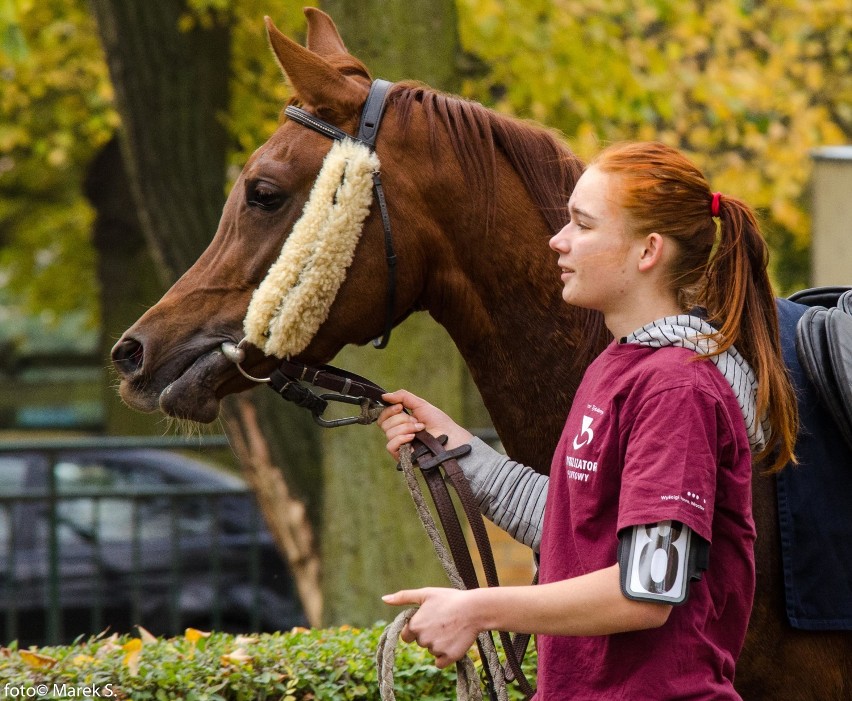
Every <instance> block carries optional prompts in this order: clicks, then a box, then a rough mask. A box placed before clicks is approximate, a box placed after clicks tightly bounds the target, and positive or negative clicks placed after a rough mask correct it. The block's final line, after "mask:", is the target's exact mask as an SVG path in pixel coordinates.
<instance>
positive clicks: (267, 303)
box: [243, 139, 379, 358]
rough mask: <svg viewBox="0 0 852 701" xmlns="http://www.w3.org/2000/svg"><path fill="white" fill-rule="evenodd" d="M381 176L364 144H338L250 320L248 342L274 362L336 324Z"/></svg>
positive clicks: (258, 294)
mask: <svg viewBox="0 0 852 701" xmlns="http://www.w3.org/2000/svg"><path fill="white" fill-rule="evenodd" d="M378 170H379V159H378V157H377V156H376V154H375V153H374V152H372V151H371V150H370V149H369V148H368V147H367V146H365V145H364V144H362V143H359V142H356V141H354V140H352V139H344V140H342V141H335V142H334V144H333V145H332V147H331V150H330V151H329V152H328V155H327V156H326V157H325V161H324V162H323V166H322V169H321V170H320V172H319V175H318V176H317V179H316V182H315V183H314V187H313V190H311V195H310V197H309V198H308V201H307V203H306V204H305V208H304V210H303V212H302V216H301V218H300V219H299V221H297V222H296V224H295V226H294V227H293V230H292V232H291V233H290V235H289V236H288V237H287V240H286V241H285V243H284V245H283V247H282V248H281V254H280V255H279V257H278V260H277V261H276V262H275V263H273V265H272V267H271V268H270V269H269V272H268V273H267V275H266V278H265V279H264V280H263V282H262V283H261V284H260V287H258V288H257V290H255V292H254V294H253V295H252V298H251V302H250V303H249V308H248V312H247V313H246V317H245V320H244V321H243V330H244V331H245V334H246V339H247V340H248V342H249V343H251V344H252V345H254V346H257V347H258V348H260V349H261V350H262V351H263V352H264V353H265V354H266V355H274V356H276V357H278V358H287V357H289V356H292V355H296V354H298V353H300V352H301V351H303V350H304V349H305V348H306V347H307V346H308V344H309V343H310V342H311V339H312V338H313V337H314V335H315V334H316V332H317V330H318V329H319V327H320V325H321V324H322V323H323V322H324V321H325V320H326V319H327V318H328V314H329V311H330V309H331V305H332V303H333V302H334V299H335V297H336V296H337V292H338V290H339V289H340V286H341V285H342V284H343V281H344V279H345V278H346V271H347V270H348V268H349V266H350V265H351V264H352V259H353V257H354V255H355V247H356V246H357V244H358V239H359V238H360V237H361V231H362V230H363V226H364V220H365V219H366V218H367V215H368V214H369V212H370V205H371V203H372V201H373V180H372V174H373V172H376V171H378Z"/></svg>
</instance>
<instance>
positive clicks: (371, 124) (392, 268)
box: [284, 78, 396, 348]
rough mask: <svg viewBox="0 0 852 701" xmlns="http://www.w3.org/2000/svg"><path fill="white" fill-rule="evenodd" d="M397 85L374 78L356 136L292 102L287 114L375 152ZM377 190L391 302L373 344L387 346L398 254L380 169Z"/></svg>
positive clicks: (306, 124)
mask: <svg viewBox="0 0 852 701" xmlns="http://www.w3.org/2000/svg"><path fill="white" fill-rule="evenodd" d="M391 87H393V83H391V82H390V81H388V80H382V79H381V78H379V79H377V80H374V81H373V83H372V85H371V86H370V92H369V94H368V95H367V101H366V102H365V103H364V109H363V110H362V112H361V121H360V124H359V125H358V136H356V137H353V136H352V135H351V134H347V133H346V132H345V131H343V130H342V129H338V128H337V127H336V126H334V125H333V124H329V123H328V122H326V121H324V120H322V119H320V118H319V117H316V116H314V115H312V114H311V113H310V112H307V111H305V110H303V109H302V108H301V107H296V106H294V105H290V106H289V107H287V108H285V110H284V114H285V115H287V117H289V118H290V119H292V120H293V121H294V122H297V123H298V124H301V125H302V126H305V127H308V128H309V129H313V130H314V131H315V132H317V133H319V134H322V135H323V136H325V137H327V138H329V139H334V140H335V141H342V140H343V139H355V140H356V141H359V142H360V143H362V144H364V145H365V146H367V148H369V149H370V150H371V151H375V150H376V137H377V136H378V135H379V126H380V125H381V123H382V116H383V115H384V113H385V105H386V104H387V96H388V91H389V90H390V89H391ZM373 191H374V192H375V194H376V201H377V202H378V203H379V214H380V215H381V219H382V228H383V230H384V234H385V260H386V261H387V266H388V294H387V304H386V306H385V326H384V332H383V333H382V335H381V336H380V337H379V338H376V339H375V340H374V341H373V347H375V348H385V347H386V346H387V345H388V342H389V341H390V335H391V330H392V329H393V321H394V314H393V311H394V306H395V304H396V253H395V251H394V247H393V234H392V232H391V222H390V214H389V213H388V205H387V200H386V198H385V191H384V188H383V187H382V178H381V174H380V173H379V172H378V171H376V172H375V173H373Z"/></svg>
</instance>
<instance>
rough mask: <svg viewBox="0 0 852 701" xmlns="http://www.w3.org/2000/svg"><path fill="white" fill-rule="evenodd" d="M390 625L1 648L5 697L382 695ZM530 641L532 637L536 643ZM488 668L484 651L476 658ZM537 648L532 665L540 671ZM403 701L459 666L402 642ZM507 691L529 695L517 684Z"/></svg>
mask: <svg viewBox="0 0 852 701" xmlns="http://www.w3.org/2000/svg"><path fill="white" fill-rule="evenodd" d="M383 628H384V625H383V624H377V625H376V626H375V627H372V628H367V629H355V628H350V627H348V626H342V627H340V628H333V629H314V630H307V629H302V628H296V629H294V630H292V631H290V632H288V633H273V634H263V635H252V636H240V635H231V634H226V633H203V632H200V631H197V630H194V629H187V631H186V635H185V636H184V637H181V638H169V639H159V638H154V637H153V636H151V635H150V634H147V633H146V631H144V630H140V637H133V636H118V635H112V636H109V637H106V636H103V635H102V636H98V637H93V638H90V639H81V640H77V641H76V642H75V644H74V645H70V646H61V647H42V648H30V649H28V650H18V649H17V646H16V645H15V644H14V643H13V644H12V645H11V646H10V647H7V648H0V698H3V699H9V698H19V699H29V698H32V699H67V698H80V699H100V698H112V699H133V700H134V701H144V700H147V699H151V700H153V701H170V700H171V699H181V700H184V701H255V700H269V701H309V700H312V701H313V700H315V701H323V700H324V699H327V700H331V699H334V700H337V699H379V690H378V683H377V681H376V668H375V662H374V657H375V650H376V647H377V645H378V641H379V636H380V635H381V632H382V630H383ZM531 647H532V646H531ZM474 661H475V664H476V665H477V668H480V669H481V665H480V662H479V660H478V658H475V659H474ZM534 664H535V653H534V651H533V650H530V651H529V652H528V653H527V660H526V661H525V667H526V668H527V669H528V670H530V673H531V674H532V675H533V676H534ZM395 688H396V695H397V698H398V699H399V700H400V701H409V700H411V699H417V700H418V701H430V700H435V701H437V700H439V699H440V700H442V701H444V700H446V699H454V698H455V669H454V668H450V669H447V670H439V669H438V668H437V667H435V666H434V664H433V658H432V656H431V655H429V653H428V652H426V651H425V650H423V649H421V648H419V647H418V646H416V645H406V644H403V643H400V644H399V647H398V648H397V664H396V686H395ZM509 698H510V699H522V698H523V696H522V695H521V694H520V693H519V692H518V691H517V689H516V688H515V685H512V687H511V689H510V696H509Z"/></svg>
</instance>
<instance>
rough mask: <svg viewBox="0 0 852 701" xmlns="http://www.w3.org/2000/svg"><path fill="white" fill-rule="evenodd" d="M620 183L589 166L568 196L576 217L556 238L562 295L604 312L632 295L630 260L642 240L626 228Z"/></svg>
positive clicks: (569, 207)
mask: <svg viewBox="0 0 852 701" xmlns="http://www.w3.org/2000/svg"><path fill="white" fill-rule="evenodd" d="M616 184H617V176H613V175H610V174H608V173H603V172H601V171H600V170H598V169H597V168H595V167H594V166H592V167H590V168H589V169H588V170H586V172H585V173H583V175H582V177H581V178H580V179H579V180H578V181H577V185H576V186H575V188H574V192H573V194H572V195H571V199H570V200H569V201H568V211H569V214H570V217H571V219H570V221H569V222H568V223H567V224H566V225H565V226H564V227H563V228H562V230H561V231H560V232H559V233H557V234H556V235H555V236H554V237H553V238H551V239H550V247H551V248H552V249H553V250H554V251H556V252H557V253H558V254H559V263H558V264H559V267H560V269H561V270H562V284H563V288H562V299H564V300H565V301H566V302H568V303H569V304H573V305H575V306H578V307H586V308H588V309H595V310H597V311H600V312H603V313H604V314H606V313H607V311H610V310H611V309H614V308H616V306H615V305H620V304H621V302H622V301H623V300H625V298H626V295H628V294H629V292H630V289H631V283H632V282H633V276H634V275H635V273H636V266H635V265H632V264H630V262H629V261H632V260H633V256H632V255H631V253H632V251H633V249H634V248H635V246H636V244H637V243H640V242H639V241H637V240H635V238H634V237H631V236H630V235H629V233H628V232H627V230H626V225H625V219H624V214H623V212H622V210H621V208H620V207H619V206H618V204H617V202H616V197H617V190H616V188H615V185H616Z"/></svg>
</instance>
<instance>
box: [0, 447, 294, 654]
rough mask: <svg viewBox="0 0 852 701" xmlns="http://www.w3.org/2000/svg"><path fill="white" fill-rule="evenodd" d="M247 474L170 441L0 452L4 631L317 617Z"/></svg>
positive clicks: (35, 636) (3, 635)
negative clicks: (302, 598)
mask: <svg viewBox="0 0 852 701" xmlns="http://www.w3.org/2000/svg"><path fill="white" fill-rule="evenodd" d="M304 620H305V619H304V615H303V613H302V610H301V607H300V605H299V603H298V599H297V596H296V594H295V591H294V587H293V583H292V579H291V577H290V574H289V570H288V568H287V565H286V564H285V562H284V561H283V560H282V559H281V557H280V556H279V554H278V552H277V550H276V549H275V547H274V544H273V541H272V538H271V536H270V534H269V532H268V531H267V530H266V529H265V527H264V525H263V522H262V520H261V518H260V515H259V513H258V510H257V506H256V503H255V500H254V496H253V495H252V493H251V492H250V491H249V490H248V489H247V487H246V485H245V483H244V482H243V481H242V480H241V479H240V478H238V477H237V476H235V475H234V474H231V473H228V472H226V471H224V470H221V469H217V468H216V467H214V466H213V465H212V464H209V463H207V462H202V461H200V460H196V459H193V458H189V457H186V456H185V455H183V454H181V453H178V452H174V451H168V450H152V449H126V448H103V449H97V448H68V447H64V448H58V449H52V450H43V451H37V450H34V449H23V450H20V449H15V450H12V451H9V450H5V451H3V452H0V642H8V641H9V640H12V639H17V640H18V641H19V644H20V645H29V644H45V643H57V642H70V641H71V640H73V639H74V638H76V637H77V636H79V635H84V634H85V635H88V634H93V633H99V632H101V631H102V630H104V629H106V628H107V627H108V628H109V629H110V630H111V631H117V632H132V628H133V626H134V625H136V624H139V625H142V626H144V627H145V628H146V629H147V630H149V631H150V632H152V633H154V634H155V635H174V634H179V633H182V632H183V630H184V629H185V628H187V627H194V628H199V629H202V630H211V629H216V630H228V631H239V632H252V631H255V632H260V631H273V630H287V629H289V628H292V627H293V626H296V625H304Z"/></svg>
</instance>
